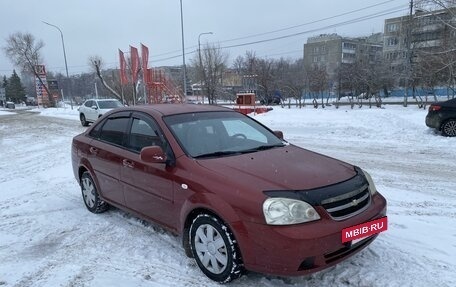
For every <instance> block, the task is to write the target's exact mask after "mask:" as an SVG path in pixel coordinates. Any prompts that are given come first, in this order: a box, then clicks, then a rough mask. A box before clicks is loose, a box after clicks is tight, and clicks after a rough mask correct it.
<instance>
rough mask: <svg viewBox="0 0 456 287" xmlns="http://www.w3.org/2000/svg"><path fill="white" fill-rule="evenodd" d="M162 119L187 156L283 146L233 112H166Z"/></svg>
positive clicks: (216, 154)
mask: <svg viewBox="0 0 456 287" xmlns="http://www.w3.org/2000/svg"><path fill="white" fill-rule="evenodd" d="M164 121H165V122H166V124H167V125H168V127H169V128H170V130H171V131H172V132H173V134H174V135H175V137H176V138H177V140H178V141H179V143H180V145H181V147H182V148H183V149H184V150H185V151H186V152H187V154H188V155H190V156H191V157H196V158H204V157H218V156H228V155H235V154H242V153H249V152H256V151H259V150H265V149H270V148H275V147H280V146H284V142H283V141H282V140H281V139H279V138H278V137H277V136H276V135H275V134H274V133H272V132H271V131H270V130H268V129H267V128H265V127H264V126H262V125H261V124H259V123H257V122H256V121H254V120H252V119H251V118H249V117H246V116H244V115H242V114H239V113H236V112H204V113H193V114H181V115H173V116H167V117H165V118H164Z"/></svg>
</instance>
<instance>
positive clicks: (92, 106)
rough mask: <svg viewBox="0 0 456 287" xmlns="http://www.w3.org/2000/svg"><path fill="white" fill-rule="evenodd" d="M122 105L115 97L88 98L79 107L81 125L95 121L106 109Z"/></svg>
mask: <svg viewBox="0 0 456 287" xmlns="http://www.w3.org/2000/svg"><path fill="white" fill-rule="evenodd" d="M120 107H123V105H122V103H121V102H120V101H119V100H116V99H90V100H86V101H85V102H84V103H83V104H82V105H81V106H80V107H79V108H78V111H79V119H80V120H81V125H82V126H84V127H86V126H88V125H89V123H93V122H95V121H96V120H97V119H98V118H99V117H101V116H102V115H103V114H104V113H106V112H107V111H110V110H112V109H115V108H120Z"/></svg>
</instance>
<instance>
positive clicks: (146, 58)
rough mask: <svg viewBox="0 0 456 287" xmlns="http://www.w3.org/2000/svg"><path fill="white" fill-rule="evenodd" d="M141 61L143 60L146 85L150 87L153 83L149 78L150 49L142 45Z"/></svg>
mask: <svg viewBox="0 0 456 287" xmlns="http://www.w3.org/2000/svg"><path fill="white" fill-rule="evenodd" d="M141 60H142V70H143V73H144V81H145V82H146V85H150V84H151V82H149V81H148V80H149V77H148V71H149V70H148V69H147V63H148V62H149V48H147V47H146V46H145V45H143V44H141Z"/></svg>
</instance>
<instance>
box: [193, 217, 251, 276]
mask: <svg viewBox="0 0 456 287" xmlns="http://www.w3.org/2000/svg"><path fill="white" fill-rule="evenodd" d="M189 232H190V236H189V239H190V246H191V249H192V254H193V257H194V258H195V260H196V263H197V264H198V266H199V268H200V269H201V270H202V271H203V273H204V274H205V275H206V276H207V277H209V278H210V279H212V280H214V281H217V282H220V283H227V282H230V281H232V280H234V279H237V278H239V277H241V276H242V273H243V263H242V259H241V254H240V252H239V248H238V247H237V242H236V240H235V239H234V236H233V234H232V232H231V231H230V230H229V228H228V227H227V226H226V225H225V224H224V223H223V222H221V221H220V220H219V219H218V218H216V217H215V216H212V215H209V214H200V215H198V216H197V217H196V218H195V219H194V220H193V223H192V225H191V226H190V231H189Z"/></svg>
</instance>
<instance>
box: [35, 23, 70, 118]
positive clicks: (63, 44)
mask: <svg viewBox="0 0 456 287" xmlns="http://www.w3.org/2000/svg"><path fill="white" fill-rule="evenodd" d="M42 22H43V23H44V24H46V25H49V26H51V27H54V28H56V29H57V30H59V32H60V38H61V39H62V47H63V59H64V60H65V71H66V77H67V81H68V78H69V76H68V64H67V58H66V51H65V41H64V40H63V33H62V30H60V28H59V27H58V26H56V25H53V24H51V23H48V22H45V21H42ZM71 109H73V101H71Z"/></svg>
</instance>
